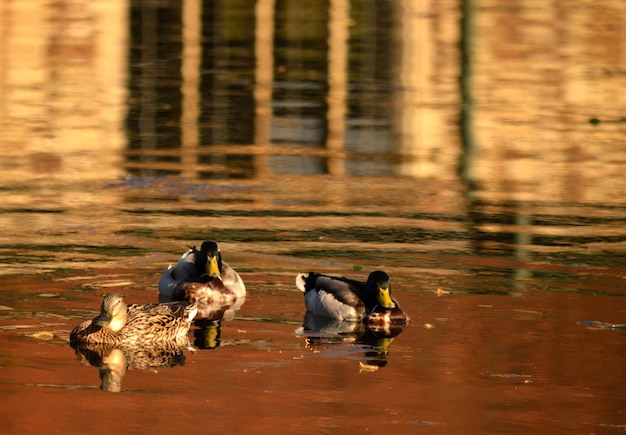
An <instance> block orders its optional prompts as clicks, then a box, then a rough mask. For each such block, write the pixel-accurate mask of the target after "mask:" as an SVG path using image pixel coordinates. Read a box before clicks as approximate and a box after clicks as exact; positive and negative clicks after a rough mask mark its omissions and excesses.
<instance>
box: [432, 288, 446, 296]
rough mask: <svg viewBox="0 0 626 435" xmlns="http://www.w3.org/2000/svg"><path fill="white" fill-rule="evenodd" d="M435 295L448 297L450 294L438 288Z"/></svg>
mask: <svg viewBox="0 0 626 435" xmlns="http://www.w3.org/2000/svg"><path fill="white" fill-rule="evenodd" d="M435 294H436V295H437V296H443V295H449V294H450V292H449V291H448V290H444V289H442V288H438V289H437V290H435Z"/></svg>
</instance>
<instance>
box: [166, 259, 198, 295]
mask: <svg viewBox="0 0 626 435" xmlns="http://www.w3.org/2000/svg"><path fill="white" fill-rule="evenodd" d="M196 253H197V251H196V250H195V249H193V248H191V249H189V251H187V252H185V253H184V254H183V255H181V257H180V258H179V259H178V262H177V263H176V265H175V266H172V265H170V266H168V267H167V269H165V270H164V271H163V273H162V274H161V278H160V279H159V302H171V301H182V300H184V296H185V295H184V293H183V291H182V288H181V287H180V286H179V284H180V283H182V282H188V281H196V280H197V279H199V278H200V277H199V275H198V272H197V268H196Z"/></svg>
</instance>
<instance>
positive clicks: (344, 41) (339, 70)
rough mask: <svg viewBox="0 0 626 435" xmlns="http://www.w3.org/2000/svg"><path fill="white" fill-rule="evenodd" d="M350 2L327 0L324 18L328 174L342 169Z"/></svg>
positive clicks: (343, 171)
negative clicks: (326, 13)
mask: <svg viewBox="0 0 626 435" xmlns="http://www.w3.org/2000/svg"><path fill="white" fill-rule="evenodd" d="M349 13H350V4H349V2H348V0H331V2H330V10H329V15H330V16H329V19H328V99H327V101H328V112H327V122H328V135H327V138H326V148H327V149H328V151H329V157H328V172H329V173H330V174H332V175H342V174H344V173H345V166H344V161H345V159H344V158H343V157H340V156H338V154H339V153H340V152H341V151H343V145H344V139H345V134H346V124H345V119H346V112H347V101H346V100H347V96H348V92H347V86H348V37H349V32H348V24H349V19H350V17H349Z"/></svg>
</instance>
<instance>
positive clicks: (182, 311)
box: [70, 293, 197, 346]
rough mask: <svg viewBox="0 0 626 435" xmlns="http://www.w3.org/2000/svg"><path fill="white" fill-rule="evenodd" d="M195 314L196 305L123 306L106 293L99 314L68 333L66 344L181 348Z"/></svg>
mask: <svg viewBox="0 0 626 435" xmlns="http://www.w3.org/2000/svg"><path fill="white" fill-rule="evenodd" d="M196 313H197V306H196V304H189V303H186V302H172V303H166V304H148V305H138V304H131V305H126V304H125V303H124V300H123V299H122V297H121V296H120V295H118V294H115V293H109V294H107V295H106V296H105V297H104V300H103V301H102V305H101V308H100V314H99V315H98V316H96V317H95V318H94V319H93V320H90V321H86V322H83V323H82V324H80V325H79V326H77V327H76V328H75V329H74V330H73V331H72V332H71V334H70V343H71V344H72V345H81V344H108V345H113V346H136V345H159V346H166V345H168V344H171V345H176V346H179V345H185V344H187V343H188V338H187V332H188V331H189V327H190V326H191V322H192V320H193V319H194V317H195V315H196Z"/></svg>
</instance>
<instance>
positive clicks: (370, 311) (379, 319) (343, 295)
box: [296, 270, 410, 329]
mask: <svg viewBox="0 0 626 435" xmlns="http://www.w3.org/2000/svg"><path fill="white" fill-rule="evenodd" d="M296 287H297V288H298V289H299V290H300V291H301V292H302V293H304V305H305V307H306V310H307V312H308V313H311V314H313V315H316V316H320V317H328V318H332V319H336V320H339V321H348V322H359V321H361V322H363V323H365V324H366V325H368V326H371V327H373V328H383V329H387V328H388V327H389V325H406V324H408V323H409V321H410V319H409V317H408V316H407V315H406V313H404V311H402V309H401V308H400V304H399V303H398V301H397V300H396V299H395V298H394V297H393V296H392V294H391V285H390V284H389V275H387V273H386V272H383V271H381V270H376V271H374V272H372V273H370V274H369V276H368V278H367V281H366V282H362V281H358V280H355V279H350V278H345V277H336V276H330V275H324V274H321V273H317V272H309V273H308V274H307V273H299V274H298V275H297V276H296Z"/></svg>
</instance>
